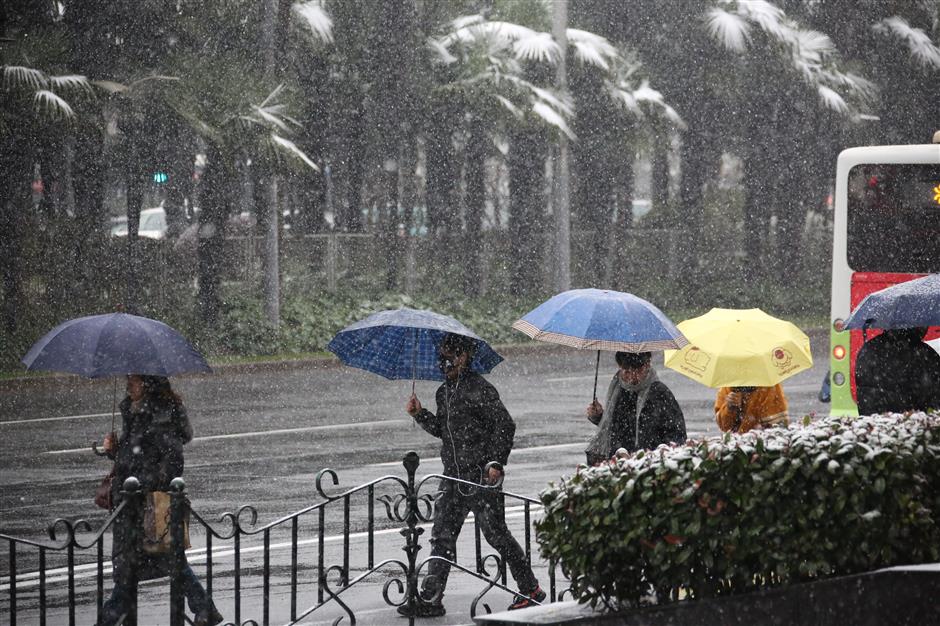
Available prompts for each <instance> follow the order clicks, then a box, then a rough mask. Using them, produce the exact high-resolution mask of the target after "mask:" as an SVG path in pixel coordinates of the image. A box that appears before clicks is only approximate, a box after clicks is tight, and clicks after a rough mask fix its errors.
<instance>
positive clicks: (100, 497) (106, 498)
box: [95, 467, 114, 511]
mask: <svg viewBox="0 0 940 626" xmlns="http://www.w3.org/2000/svg"><path fill="white" fill-rule="evenodd" d="M113 480H114V468H113V467H112V468H111V471H110V472H108V474H107V476H105V477H104V478H102V479H101V484H99V485H98V486H97V487H95V505H96V506H98V507H99V508H102V509H106V510H108V511H110V510H111V481H113Z"/></svg>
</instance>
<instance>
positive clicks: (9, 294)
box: [0, 50, 92, 333]
mask: <svg viewBox="0 0 940 626" xmlns="http://www.w3.org/2000/svg"><path fill="white" fill-rule="evenodd" d="M8 56H9V54H8V52H7V51H6V50H4V58H2V59H0V62H2V63H4V64H3V65H2V68H0V71H2V89H0V230H2V231H3V233H4V235H3V237H2V238H0V259H2V260H0V263H2V264H3V302H4V307H3V309H4V310H3V323H4V327H5V329H6V331H7V332H8V333H12V332H13V331H14V330H15V329H16V328H17V326H18V325H19V321H20V320H19V303H20V299H21V294H20V290H21V271H22V267H21V264H22V262H23V258H22V244H23V240H24V237H25V236H26V232H27V230H26V227H27V224H26V222H27V220H28V216H29V215H30V214H31V212H30V211H28V210H27V209H28V207H29V204H30V203H31V199H30V196H29V193H30V192H29V190H30V184H31V183H32V182H33V179H34V171H33V166H34V164H36V163H37V162H39V161H42V162H43V165H42V167H41V169H40V172H42V175H43V176H44V177H48V176H49V170H50V166H52V160H51V158H52V154H51V153H50V152H49V151H48V150H46V149H45V148H46V146H47V145H48V143H49V142H50V141H51V140H52V138H54V137H56V136H57V134H58V133H57V131H62V130H66V129H68V128H69V127H70V126H71V125H72V124H73V123H74V122H75V119H76V113H75V109H74V107H73V105H72V104H71V103H70V101H71V102H75V99H81V98H83V97H87V96H90V95H91V93H92V86H91V84H90V82H89V81H88V79H87V78H85V77H84V76H80V75H75V74H63V75H54V74H49V73H47V72H45V71H43V70H41V69H39V68H36V67H29V66H26V65H8V64H5V63H6V61H7V58H8ZM60 171H61V170H60ZM40 180H41V179H40ZM47 182H48V178H47ZM51 276H52V277H55V273H54V272H53V273H52V274H51Z"/></svg>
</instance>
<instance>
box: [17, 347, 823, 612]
mask: <svg viewBox="0 0 940 626" xmlns="http://www.w3.org/2000/svg"><path fill="white" fill-rule="evenodd" d="M813 339H814V346H815V347H817V348H819V349H818V350H817V351H816V352H817V354H815V357H816V360H817V363H818V364H817V365H816V366H815V367H814V368H813V369H812V370H810V371H807V372H803V373H801V374H799V375H797V376H794V377H793V378H791V379H790V380H788V381H787V382H786V383H785V385H784V387H785V390H786V393H787V397H788V399H789V402H790V407H791V414H792V415H795V416H801V415H804V414H806V413H811V412H818V413H822V412H825V411H827V410H828V406H827V405H823V404H821V403H819V402H818V400H817V399H816V393H817V391H818V389H819V382H820V381H821V380H822V376H823V373H824V372H825V369H826V365H827V363H826V362H825V360H824V356H825V352H826V346H825V344H824V342H823V341H822V340H817V339H816V337H814V338H813ZM506 352H507V357H508V358H507V360H506V362H504V363H503V364H501V365H500V366H499V367H497V368H496V370H495V371H494V372H493V374H491V375H490V376H489V379H490V380H491V381H492V382H493V384H494V385H496V387H497V389H499V391H500V393H501V396H502V398H503V401H504V402H505V404H506V406H507V408H508V409H509V411H510V413H511V414H512V416H513V418H514V420H515V422H516V427H517V429H516V439H515V447H514V450H513V453H512V455H511V457H510V462H509V465H508V466H507V478H506V482H505V489H506V490H507V491H509V492H514V493H517V494H523V495H526V496H530V497H536V496H537V494H538V492H539V491H540V490H541V489H542V488H544V487H545V486H546V485H547V484H548V483H549V482H550V481H552V480H556V479H557V478H558V477H560V476H562V475H565V474H570V473H571V471H572V470H573V469H574V467H575V465H576V464H577V463H579V462H581V461H582V460H583V458H584V455H583V452H582V451H583V449H584V446H585V444H586V442H587V440H588V438H589V437H590V435H591V434H592V433H593V428H594V427H593V426H592V425H591V424H590V423H589V422H588V421H587V420H586V419H585V418H584V417H583V411H584V407H585V406H586V405H587V404H588V403H589V402H590V399H591V388H592V385H593V383H594V369H593V366H594V354H593V353H589V352H577V351H571V350H565V349H559V348H555V347H552V346H546V345H538V346H535V347H533V348H529V349H519V348H514V349H512V350H507V351H506ZM654 364H655V365H656V366H657V370H658V372H659V375H660V379H661V380H663V382H665V383H666V384H667V385H669V387H670V388H671V389H672V390H673V393H674V394H675V395H676V398H677V400H678V401H679V404H680V406H681V407H682V409H683V411H684V413H685V418H686V425H687V429H688V432H689V435H690V436H691V437H699V436H702V435H707V434H717V433H718V429H717V427H716V426H715V424H714V419H713V416H712V403H713V399H714V390H711V389H708V388H705V387H702V386H701V385H698V384H697V383H694V382H692V381H690V380H688V379H686V378H685V377H683V376H681V375H679V374H677V373H675V372H672V371H671V370H665V369H663V368H662V366H661V365H662V357H661V356H659V357H656V358H654ZM615 369H616V367H615V365H614V364H613V356H612V355H611V354H606V353H605V354H602V369H601V377H600V381H599V383H598V387H599V388H600V389H601V390H602V391H603V390H605V389H606V386H607V382H608V381H609V380H610V376H611V375H612V374H613V372H614V370H615ZM174 386H175V388H176V390H177V391H178V392H180V393H181V394H182V395H183V397H184V400H185V402H186V405H187V407H188V410H189V413H190V418H191V421H192V423H193V427H194V429H195V431H196V438H195V439H194V441H193V442H191V443H190V444H189V445H188V446H187V447H186V471H185V479H186V483H187V490H188V492H189V495H190V498H191V500H192V503H193V508H194V510H195V511H197V512H198V513H199V514H200V515H201V516H202V517H203V518H205V519H207V520H208V521H210V522H211V523H213V525H214V526H216V527H217V528H218V529H220V530H223V532H224V530H225V529H226V528H229V526H228V525H227V524H226V523H222V522H221V521H220V515H221V514H222V513H224V512H226V511H234V510H236V509H237V508H238V507H239V506H240V505H242V504H252V505H254V507H255V509H256V510H257V512H258V523H257V525H256V526H254V527H255V528H257V527H258V526H261V525H264V524H267V523H270V522H272V521H273V520H276V519H277V518H279V517H281V516H283V515H286V514H288V513H292V512H295V511H297V510H299V509H301V508H303V507H305V506H308V505H310V504H312V503H314V502H317V501H320V500H321V498H319V497H318V496H317V492H316V489H315V485H314V479H315V476H316V475H317V472H318V471H319V470H321V469H322V468H325V467H331V468H333V469H335V470H336V472H337V474H338V476H339V479H340V485H339V486H338V487H332V486H328V487H329V488H328V491H330V492H331V493H335V492H336V490H338V489H342V488H350V487H353V486H355V485H358V484H362V483H365V482H368V481H370V480H373V479H375V478H377V477H379V476H381V475H386V474H394V475H397V476H400V477H403V476H404V472H403V470H402V466H401V458H402V456H403V455H404V454H405V452H407V451H408V450H412V449H413V450H416V451H417V452H418V453H419V454H420V456H421V458H422V464H421V467H420V468H419V470H418V474H419V477H420V476H423V475H426V474H429V473H433V472H437V471H440V462H439V460H437V457H438V447H439V443H438V440H436V439H434V438H432V437H431V436H430V435H427V434H426V433H424V431H422V430H421V429H420V428H417V427H415V426H413V425H412V420H411V419H410V418H409V417H408V416H407V415H406V414H405V412H404V403H405V400H406V399H407V397H408V395H409V393H410V391H411V383H410V382H409V381H395V382H392V381H386V380H384V379H382V378H379V377H376V376H373V375H371V374H368V373H365V372H360V371H358V370H354V369H348V368H344V367H342V366H339V365H337V364H335V363H331V362H318V363H298V364H288V365H285V366H281V367H277V368H273V367H270V366H263V367H256V368H254V369H246V368H225V369H222V370H221V371H219V372H217V373H215V374H212V375H206V376H190V377H179V378H176V379H174ZM435 388H436V383H429V382H419V383H418V385H417V393H418V396H419V398H421V399H422V400H423V401H424V402H425V404H426V405H429V406H428V408H431V409H432V410H433V409H434V406H433V404H434V401H433V398H434V390H435ZM117 391H118V397H119V398H120V397H121V394H122V389H121V388H119V389H118V390H117ZM113 392H114V383H113V381H88V380H82V379H78V378H71V377H63V378H56V379H41V380H36V379H33V380H29V381H22V382H12V381H7V382H3V383H0V532H3V533H5V534H11V535H16V536H20V537H26V538H32V539H35V540H42V541H48V537H47V536H46V534H45V528H46V525H47V524H48V523H49V522H51V521H52V520H54V519H56V518H60V517H61V518H67V519H76V518H84V519H87V520H88V521H89V522H91V524H92V526H93V527H96V528H97V527H99V526H100V524H101V523H102V522H103V521H104V520H105V513H104V512H103V511H101V510H100V509H96V508H95V507H94V505H93V503H92V498H93V493H94V488H95V487H96V486H97V484H98V482H99V481H100V479H101V477H102V476H103V475H104V474H105V473H106V472H107V470H108V469H109V466H108V462H107V461H106V460H105V459H103V458H99V457H96V456H94V455H93V454H92V453H91V451H90V444H91V442H92V441H93V440H95V439H96V438H97V439H99V440H100V438H101V437H103V435H104V433H105V432H106V431H107V430H108V428H109V427H110V422H111V416H110V414H111V411H110V407H111V398H112V394H113ZM432 484H433V483H432ZM383 489H385V491H386V492H390V491H391V489H390V488H389V487H384V488H383ZM427 490H433V488H430V485H429V488H428V489H427ZM380 493H382V489H378V490H377V492H376V495H379V494H380ZM519 504H520V503H519V502H518V501H516V502H507V507H510V508H509V509H508V510H509V511H511V512H510V513H509V514H508V515H507V521H508V522H509V525H510V528H511V529H512V532H513V534H514V535H515V536H516V537H518V538H519V539H520V540H522V538H523V536H524V532H525V531H524V529H525V524H524V523H523V522H524V519H523V517H522V514H523V512H522V510H521V507H520V506H519ZM336 505H337V506H333V505H330V508H329V512H328V513H327V514H326V516H325V526H324V528H325V533H326V538H325V549H324V552H325V555H326V556H325V558H326V563H327V565H329V564H331V563H339V562H342V558H343V552H342V541H341V538H342V535H341V533H342V526H343V512H342V504H341V502H337V503H336ZM379 508H381V507H379V506H378V505H377V509H379ZM532 513H533V515H532V517H533V519H535V518H537V517H538V509H537V508H535V509H533V511H532ZM366 518H367V515H366V501H365V499H363V498H354V499H353V500H352V502H351V511H350V516H349V519H350V520H351V531H352V532H353V533H354V535H355V536H356V537H358V539H356V540H355V541H354V542H353V545H352V546H351V551H352V555H351V559H352V560H351V568H352V570H351V571H352V572H353V575H356V573H357V572H364V571H365V570H366V569H367V565H365V561H364V558H365V557H364V554H365V553H364V546H363V545H362V543H363V541H364V539H363V538H362V537H363V534H362V532H361V531H362V530H364V524H365V519H366ZM301 520H302V521H301V524H300V540H301V547H300V550H299V558H300V564H301V570H300V577H301V581H302V582H303V584H302V585H301V591H302V596H301V602H300V604H301V606H309V605H310V603H313V602H315V598H316V584H315V580H316V569H315V568H316V561H317V556H316V542H317V532H316V525H317V522H316V516H314V515H307V516H305V517H303V518H301ZM399 527H400V524H396V523H392V522H389V521H388V520H386V519H385V515H384V513H380V511H379V510H377V511H376V528H377V529H380V531H379V534H378V535H377V536H376V546H375V551H376V558H377V559H383V558H400V557H401V555H402V552H401V543H402V540H401V537H400V536H399V534H398V528H399ZM288 528H289V527H288V526H287V525H284V526H280V527H278V528H276V529H275V530H274V531H272V535H271V541H272V566H273V568H274V571H275V572H276V575H275V578H274V579H273V580H272V585H273V587H272V594H273V596H274V597H275V598H277V599H276V600H275V601H274V603H273V607H274V613H272V616H271V617H272V620H273V621H274V622H282V621H287V617H288V614H287V613H285V611H286V610H287V609H286V607H287V597H288V596H287V595H286V594H287V593H288V589H289V585H288V582H287V579H286V578H285V574H284V572H286V571H287V567H288V564H289V547H288V546H289V544H288V538H289V532H288ZM357 532H358V533H359V534H356V533H357ZM109 535H110V533H108V534H107V535H105V538H106V545H107V544H108V543H109V539H110V537H109ZM472 537H473V533H472V532H471V531H468V532H465V533H463V535H462V537H461V545H462V546H464V547H461V548H459V549H458V552H459V553H461V554H463V555H464V558H471V555H472V554H473V547H472V540H473V539H472ZM533 541H534V539H533ZM242 546H243V550H244V554H243V561H242V566H241V571H243V572H244V573H245V576H246V578H244V580H243V585H245V586H244V587H243V589H242V597H243V602H244V603H245V605H244V610H245V611H246V613H245V616H254V617H257V613H258V606H259V602H260V588H259V581H258V568H259V559H260V555H261V550H260V538H259V537H257V536H255V537H254V538H253V539H251V538H247V537H246V538H245V541H244V542H243V544H242ZM230 547H231V546H230V542H229V543H226V542H219V543H217V544H216V547H215V549H214V550H213V555H214V556H213V561H214V562H215V572H216V576H217V579H216V581H215V587H214V588H215V598H216V600H217V602H218V603H219V606H220V607H221V608H222V610H223V612H224V613H226V614H227V615H228V616H229V618H231V617H232V616H233V610H234V608H233V607H234V604H233V602H234V591H233V590H232V585H233V582H232V581H233V578H232V574H233V571H234V570H233V568H234V563H233V561H232V558H233V557H232V551H231V549H230ZM532 549H533V553H536V552H537V546H536V545H535V544H534V543H533V544H532ZM109 552H110V548H106V549H105V554H108V553H109ZM422 555H423V556H426V553H422ZM63 558H64V555H62V554H61V553H57V554H55V553H49V555H48V560H47V566H48V567H50V568H53V569H52V576H51V577H50V579H49V581H48V583H49V585H50V596H49V599H48V603H49V605H50V607H51V608H50V611H51V612H50V613H49V618H50V619H52V620H53V622H56V621H61V620H64V619H65V616H66V613H67V611H68V609H67V601H66V600H67V598H66V596H65V595H64V592H63V585H64V583H65V579H64V577H63V573H64V570H63V569H61V568H62V567H63V566H64V565H65V562H64V561H63ZM90 558H93V556H92V555H84V554H83V555H82V556H81V558H79V559H78V562H79V571H78V576H77V581H76V582H77V590H76V605H77V607H78V609H77V610H78V612H79V616H78V623H85V622H88V623H90V622H92V621H94V602H95V599H94V598H95V580H94V565H93V564H91V563H88V564H85V565H82V563H85V562H88V561H89V559H90ZM189 558H190V561H191V562H192V563H193V564H194V567H195V568H196V571H197V575H199V576H200V577H201V578H202V577H204V576H205V570H204V564H205V537H204V535H203V533H202V532H201V529H200V528H198V526H196V527H194V528H193V550H191V551H189ZM468 565H469V564H468ZM36 566H37V561H36V553H35V551H25V550H24V551H21V553H20V554H19V555H18V572H19V573H20V575H21V576H20V577H18V579H20V578H21V577H23V576H25V578H23V579H22V580H23V582H22V583H21V588H20V590H19V592H18V593H19V597H20V599H21V603H22V604H21V614H22V615H23V617H24V618H28V619H29V620H34V618H36V616H37V614H36V606H37V597H36V593H37V589H36V588H35V580H34V579H33V580H32V582H30V578H29V576H30V574H29V572H31V571H33V570H35V568H36ZM536 570H537V574H538V576H539V578H540V579H541V580H543V581H544V580H546V578H547V573H546V572H545V570H544V564H541V563H538V564H536ZM0 572H2V574H4V575H5V574H7V573H8V572H9V558H8V554H6V550H3V551H2V552H0ZM392 575H393V573H392V572H388V573H385V574H374V575H372V576H371V577H369V579H368V580H366V581H364V583H363V586H362V587H361V588H360V587H357V589H360V591H359V592H358V593H356V594H353V598H354V599H355V600H356V602H355V603H354V609H355V610H356V613H357V616H358V618H359V619H360V621H362V622H363V623H375V624H384V623H388V621H389V619H390V617H391V619H394V612H393V609H390V608H389V607H388V606H387V605H385V603H384V602H383V600H382V591H381V585H382V584H383V583H384V582H385V581H386V580H388V578H389V577H390V576H392ZM105 576H106V577H109V576H110V573H109V570H108V569H106V570H105ZM109 587H110V582H108V583H106V588H109ZM452 587H453V588H452V589H451V590H450V591H449V593H448V597H449V598H450V599H449V600H448V607H449V608H448V611H449V614H448V615H447V616H446V617H444V618H439V619H437V620H431V621H430V623H429V626H430V624H455V623H468V622H469V621H470V618H469V615H468V614H467V607H468V606H469V605H470V602H471V601H472V599H473V597H474V595H475V594H477V593H479V591H480V584H479V582H477V581H474V580H473V579H472V578H469V577H467V576H463V577H462V578H461V577H458V578H457V580H455V582H454V583H453V585H452ZM4 588H6V591H4ZM53 589H56V590H57V591H55V592H53V591H52V590H53ZM7 591H8V587H7V585H5V584H2V583H0V598H2V597H3V595H4V593H6V592H7ZM141 593H142V597H141V602H142V607H146V608H145V609H142V610H145V611H146V612H145V613H142V615H141V617H142V619H143V620H144V622H145V623H154V624H157V623H163V620H164V619H165V616H166V614H167V613H166V606H165V603H166V587H165V581H164V582H161V581H153V582H151V583H147V584H145V585H144V586H143V587H142V588H141ZM500 594H501V595H500ZM511 600H512V598H511V597H510V596H509V594H506V593H505V592H498V593H497V594H496V597H495V598H494V599H493V600H491V602H493V603H495V604H494V607H500V606H505V605H507V604H508V603H509V602H510V601H511ZM321 612H322V615H321ZM3 613H4V610H3V609H0V616H2V614H3ZM338 616H339V613H338V608H337V607H336V606H335V605H332V604H331V605H327V606H326V607H323V609H322V611H318V612H317V613H316V614H315V616H311V618H308V620H310V621H308V620H305V622H304V623H323V622H322V621H321V620H324V619H326V620H327V621H326V623H329V622H331V621H332V619H333V618H335V617H338ZM396 621H397V620H396Z"/></svg>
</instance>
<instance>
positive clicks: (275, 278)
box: [252, 162, 281, 328]
mask: <svg viewBox="0 0 940 626" xmlns="http://www.w3.org/2000/svg"><path fill="white" fill-rule="evenodd" d="M255 165H256V167H255V176H254V184H253V185H252V188H253V189H254V200H255V210H256V211H257V213H258V224H259V225H260V227H261V237H262V240H263V242H262V246H261V290H262V293H263V294H264V317H265V319H266V320H267V322H268V324H270V325H271V326H273V327H275V328H276V327H277V326H278V322H279V320H280V317H281V310H280V263H279V261H280V250H279V248H280V246H279V243H280V241H279V239H278V233H279V231H280V225H281V216H280V213H281V212H280V210H279V205H278V194H277V189H278V181H277V177H275V176H274V175H273V174H272V173H271V168H270V167H269V166H268V165H269V164H267V163H261V162H259V163H256V164H255Z"/></svg>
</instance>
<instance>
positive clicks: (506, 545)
mask: <svg viewBox="0 0 940 626" xmlns="http://www.w3.org/2000/svg"><path fill="white" fill-rule="evenodd" d="M440 491H441V492H442V493H441V495H440V496H438V500H437V503H436V506H435V517H434V526H433V527H432V528H431V556H439V557H443V558H445V559H448V560H450V561H454V560H455V558H456V548H457V536H458V535H460V529H461V528H463V523H464V521H465V520H466V518H467V513H469V512H470V511H473V515H474V517H476V519H477V520H478V522H479V524H480V530H481V531H482V532H483V536H484V537H485V538H486V541H487V543H489V544H490V545H491V546H493V549H495V550H496V551H497V552H498V553H499V556H500V558H501V559H502V560H503V562H504V563H506V565H507V566H508V567H509V571H510V572H511V573H512V577H513V578H514V579H515V581H516V585H517V586H518V587H519V591H520V592H522V593H524V594H530V593H531V592H533V591H535V588H536V587H538V584H539V583H538V581H537V580H536V579H535V574H534V573H533V572H532V568H531V567H530V566H529V563H528V562H527V561H526V558H525V551H524V550H523V549H522V546H520V545H519V542H518V541H516V540H515V539H514V538H513V536H512V535H511V534H510V533H509V529H508V528H507V527H506V516H505V511H504V510H503V499H502V498H501V497H499V494H497V493H496V492H493V491H487V490H483V489H475V488H473V487H470V486H468V485H462V484H460V485H458V484H455V483H452V482H450V481H448V480H442V481H441V485H440ZM449 574H450V564H449V563H446V562H444V561H438V560H434V561H431V562H430V563H429V564H428V575H427V576H426V577H425V578H424V593H423V595H424V596H425V598H428V597H431V596H437V595H442V594H443V593H444V588H445V587H446V586H447V577H448V575H449Z"/></svg>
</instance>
